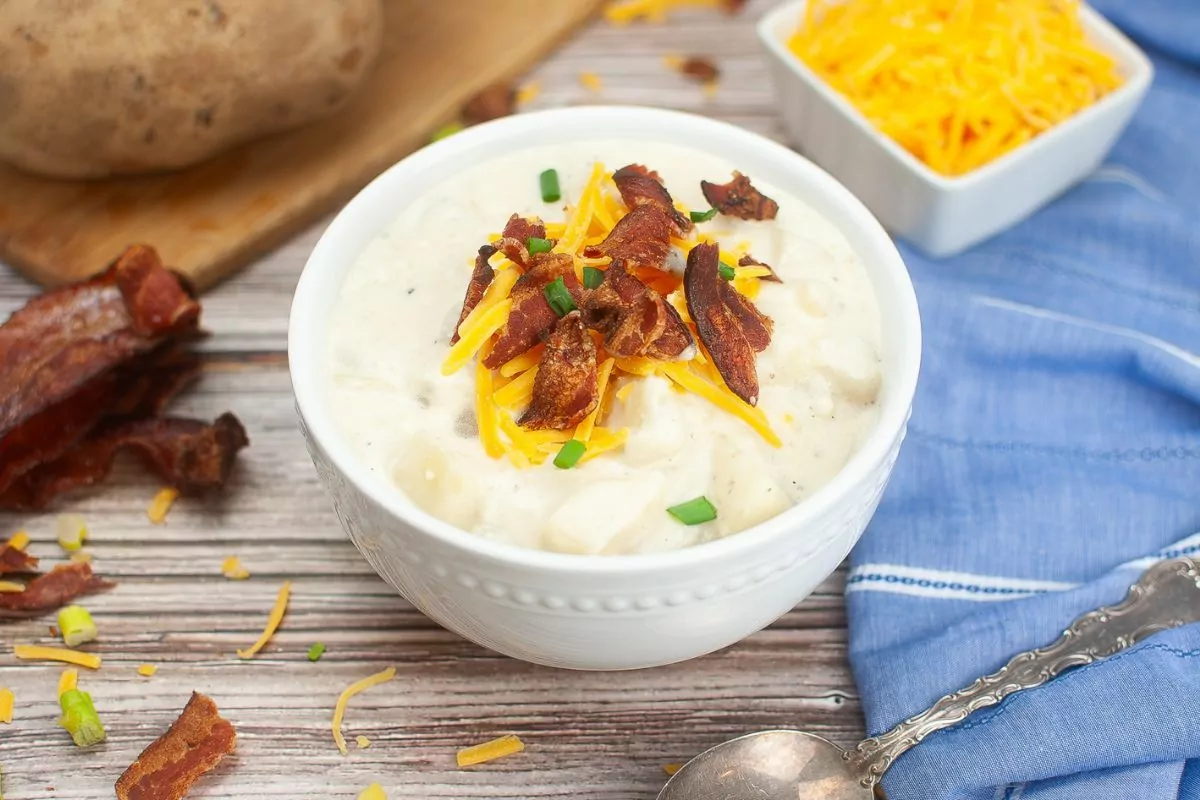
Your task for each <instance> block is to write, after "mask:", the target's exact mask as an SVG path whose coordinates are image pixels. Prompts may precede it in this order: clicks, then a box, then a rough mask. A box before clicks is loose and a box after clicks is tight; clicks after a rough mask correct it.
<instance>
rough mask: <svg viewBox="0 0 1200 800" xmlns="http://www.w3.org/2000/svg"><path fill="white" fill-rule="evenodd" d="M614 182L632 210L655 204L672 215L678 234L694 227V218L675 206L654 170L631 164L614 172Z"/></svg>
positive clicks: (672, 222)
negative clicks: (682, 212) (685, 214)
mask: <svg viewBox="0 0 1200 800" xmlns="http://www.w3.org/2000/svg"><path fill="white" fill-rule="evenodd" d="M613 183H615V184H616V185H617V191H619V192H620V193H621V199H622V200H624V201H625V205H627V206H628V207H629V208H630V210H632V209H635V208H637V207H638V206H654V207H656V208H658V209H659V210H660V211H662V212H663V213H664V214H666V215H667V216H668V217H670V219H671V227H672V228H673V229H674V231H675V234H676V235H677V236H683V235H685V234H686V233H687V232H688V231H690V230H691V229H692V228H693V227H694V226H693V225H692V220H691V219H690V218H688V217H686V216H684V215H683V214H681V213H680V212H679V209H677V208H675V201H674V200H672V199H671V193H670V192H668V191H667V187H666V186H664V185H663V183H662V180H661V179H660V178H659V177H658V173H657V172H655V171H654V170H650V169H647V168H646V167H644V166H642V165H641V164H629V165H628V166H624V167H621V168H620V169H619V170H617V171H616V172H614V173H613Z"/></svg>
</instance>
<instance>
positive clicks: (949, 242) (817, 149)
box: [758, 0, 1154, 257]
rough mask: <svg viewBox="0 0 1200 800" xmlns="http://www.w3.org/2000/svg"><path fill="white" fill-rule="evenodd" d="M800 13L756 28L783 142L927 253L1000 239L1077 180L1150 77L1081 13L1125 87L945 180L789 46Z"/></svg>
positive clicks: (1099, 21)
mask: <svg viewBox="0 0 1200 800" xmlns="http://www.w3.org/2000/svg"><path fill="white" fill-rule="evenodd" d="M804 7H805V0H794V2H788V3H784V4H782V5H781V6H779V7H778V8H776V9H775V10H774V11H772V12H771V13H769V14H768V15H767V16H766V17H764V18H763V20H762V21H761V22H760V23H759V26H758V35H759V38H760V39H761V41H762V44H763V46H764V47H765V48H766V51H767V54H768V56H769V59H768V63H769V64H770V68H771V73H772V78H773V79H774V81H775V88H776V91H777V93H778V95H779V108H780V112H781V113H782V115H783V121H784V126H785V128H786V129H787V132H788V136H789V137H790V139H791V141H792V144H793V145H794V146H795V147H796V148H797V149H798V150H800V152H802V153H803V154H804V155H806V156H808V157H809V158H811V159H812V160H813V161H815V162H816V163H817V164H819V165H821V166H822V167H824V168H825V170H826V171H828V172H829V173H830V174H832V175H833V176H834V177H835V178H837V179H838V180H839V181H841V182H842V184H843V185H845V186H846V187H847V188H848V189H850V191H851V192H853V193H854V194H855V195H857V196H858V199H859V200H861V201H862V202H863V203H864V204H865V205H866V206H867V207H868V208H869V209H870V210H871V211H872V212H874V214H875V216H876V217H877V218H878V219H879V221H880V222H882V223H883V225H884V227H885V228H887V229H888V230H889V231H890V232H892V233H893V234H896V235H898V236H901V237H903V238H904V239H907V240H908V241H910V242H912V243H913V244H915V245H917V246H918V247H920V248H921V249H922V250H924V251H926V252H927V253H929V254H930V255H932V256H935V257H941V256H949V255H953V254H955V253H958V252H960V251H962V250H965V249H966V248H968V247H970V246H971V245H973V244H976V243H977V242H980V241H983V240H984V239H986V238H988V237H989V236H992V235H994V234H996V233H999V232H1000V231H1002V230H1004V229H1005V228H1007V227H1009V226H1011V225H1013V224H1015V223H1017V222H1019V221H1020V220H1022V219H1024V218H1025V217H1027V216H1029V215H1030V214H1032V213H1033V212H1034V211H1036V210H1037V209H1038V208H1040V207H1041V206H1043V205H1044V204H1046V203H1047V202H1049V201H1050V200H1052V199H1053V198H1055V197H1057V196H1058V195H1059V194H1061V193H1063V192H1064V191H1066V190H1067V189H1068V188H1070V187H1071V186H1073V185H1074V184H1075V183H1077V182H1079V181H1080V180H1082V179H1083V178H1084V177H1086V176H1087V175H1088V174H1089V173H1090V172H1092V170H1094V169H1095V168H1096V167H1097V166H1098V165H1099V164H1100V162H1101V161H1103V160H1104V157H1105V156H1106V155H1107V154H1108V151H1109V150H1110V149H1111V148H1112V146H1113V143H1114V142H1115V141H1116V140H1117V137H1118V136H1120V134H1121V132H1122V131H1123V130H1124V129H1125V126H1126V125H1127V124H1128V123H1129V120H1130V118H1131V117H1132V116H1133V113H1134V111H1136V110H1137V107H1138V105H1139V104H1140V103H1141V101H1142V98H1143V97H1144V96H1145V94H1146V90H1147V89H1148V88H1149V86H1150V81H1151V79H1152V78H1153V76H1154V68H1153V66H1151V64H1150V60H1149V59H1148V58H1146V56H1145V54H1144V53H1142V51H1141V50H1139V49H1138V47H1137V46H1136V45H1135V44H1134V43H1133V42H1131V41H1130V40H1129V39H1128V38H1126V37H1125V35H1124V34H1122V33H1121V32H1120V31H1119V30H1117V29H1116V28H1115V27H1113V26H1112V25H1111V24H1110V23H1109V22H1108V21H1107V20H1105V19H1104V18H1103V17H1102V16H1100V15H1099V14H1098V13H1096V12H1095V11H1093V10H1092V9H1090V8H1088V7H1086V6H1083V7H1081V8H1080V14H1081V18H1082V22H1083V26H1084V29H1085V30H1086V32H1087V34H1088V36H1089V38H1091V40H1092V41H1093V42H1094V43H1095V44H1096V45H1097V46H1099V47H1100V48H1101V49H1102V50H1104V51H1105V52H1106V53H1108V54H1109V55H1111V56H1112V57H1113V58H1114V59H1115V60H1116V62H1117V65H1118V69H1119V71H1120V73H1121V75H1122V77H1123V78H1124V79H1125V82H1124V83H1123V84H1122V85H1121V86H1120V87H1118V88H1117V89H1116V90H1115V91H1113V92H1111V93H1110V94H1108V95H1106V96H1104V97H1103V98H1101V99H1100V100H1099V101H1097V102H1096V103H1095V104H1093V105H1091V106H1089V107H1088V108H1086V109H1084V110H1083V111H1081V112H1080V113H1078V114H1076V115H1075V116H1073V117H1071V118H1070V119H1068V120H1066V121H1065V122H1062V123H1060V124H1058V125H1056V126H1054V127H1053V128H1051V129H1049V130H1048V131H1046V132H1045V133H1043V134H1041V135H1040V136H1037V137H1035V138H1034V139H1032V140H1030V141H1029V142H1027V143H1025V144H1023V145H1021V146H1020V147H1018V148H1016V149H1014V150H1011V151H1010V152H1008V153H1006V154H1005V155H1003V156H1001V157H1000V158H998V159H996V160H995V161H992V162H989V163H987V164H985V165H983V166H982V167H979V168H978V169H975V170H972V171H971V172H968V173H967V174H965V175H962V176H958V177H953V178H951V177H946V176H944V175H940V174H938V173H936V172H934V171H933V170H932V169H930V168H929V167H928V166H926V165H925V164H924V163H923V162H921V161H920V160H919V159H917V158H916V157H915V156H913V155H912V154H911V153H909V152H908V151H907V150H905V149H904V148H903V147H901V146H900V145H899V144H897V143H896V142H895V141H894V140H893V139H891V138H890V137H888V136H885V135H884V134H882V133H880V132H879V131H878V130H876V129H875V127H874V126H873V125H872V124H871V123H870V122H869V121H868V120H867V118H866V117H864V116H863V115H862V114H861V113H860V112H859V111H858V110H857V109H856V108H854V106H853V105H851V103H850V101H849V100H847V99H846V98H845V97H844V96H843V95H842V94H841V93H839V92H838V91H836V90H835V89H833V88H832V87H830V86H829V85H828V84H826V83H825V82H824V81H823V80H821V78H819V77H818V76H817V75H816V74H815V73H814V72H813V71H812V70H811V69H809V68H808V66H807V65H806V64H804V63H803V62H802V61H801V60H800V59H799V58H797V57H796V56H795V55H794V54H793V53H792V52H791V51H790V50H788V47H787V40H788V38H789V37H790V35H791V34H792V33H793V32H794V31H795V29H796V26H797V24H798V22H799V20H800V19H801V16H802V15H803V13H804Z"/></svg>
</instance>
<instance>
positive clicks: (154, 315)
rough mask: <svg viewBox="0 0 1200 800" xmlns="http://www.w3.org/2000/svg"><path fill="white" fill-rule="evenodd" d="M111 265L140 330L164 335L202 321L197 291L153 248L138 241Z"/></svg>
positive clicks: (193, 327) (135, 326)
mask: <svg viewBox="0 0 1200 800" xmlns="http://www.w3.org/2000/svg"><path fill="white" fill-rule="evenodd" d="M112 268H113V270H114V271H115V273H116V282H117V286H118V287H119V288H120V290H121V296H122V297H124V298H125V305H126V306H127V307H128V308H129V313H130V316H131V317H132V318H133V324H134V328H135V329H136V330H137V332H138V333H140V334H142V335H143V336H162V335H165V334H170V333H179V332H181V331H187V330H193V329H195V327H196V325H197V324H198V323H199V321H200V304H199V303H197V302H196V299H195V296H194V295H195V293H194V292H193V291H192V290H191V287H190V286H188V285H186V284H184V283H183V282H181V281H180V276H178V275H176V274H175V273H173V272H171V271H169V270H167V269H166V268H164V267H163V264H162V261H161V260H160V259H159V257H158V253H157V252H155V251H154V248H152V247H147V246H145V245H138V244H135V245H133V246H132V247H130V248H128V249H127V250H126V251H125V252H124V253H122V254H121V255H120V256H119V257H118V258H117V260H116V262H114V264H113V267H112Z"/></svg>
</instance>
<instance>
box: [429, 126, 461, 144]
mask: <svg viewBox="0 0 1200 800" xmlns="http://www.w3.org/2000/svg"><path fill="white" fill-rule="evenodd" d="M462 129H463V124H462V123H461V122H450V123H447V124H446V125H443V126H442V127H440V128H438V129H437V130H436V131H434V132H433V136H430V137H429V141H431V142H440V141H441V140H442V139H445V138H447V137H449V136H453V135H454V134H456V133H458V132H459V131H461V130H462Z"/></svg>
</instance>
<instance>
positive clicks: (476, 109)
mask: <svg viewBox="0 0 1200 800" xmlns="http://www.w3.org/2000/svg"><path fill="white" fill-rule="evenodd" d="M516 104H517V91H516V89H514V88H513V87H512V86H511V85H510V84H507V83H495V84H492V85H491V86H488V87H487V88H485V89H484V90H483V91H481V92H480V93H479V94H477V95H475V96H474V97H472V98H471V99H470V100H468V101H467V104H466V105H465V106H463V112H462V115H463V119H464V120H465V121H466V122H467V124H469V125H477V124H479V123H480V122H489V121H490V120H493V119H500V118H501V117H507V116H509V115H510V114H512V113H513V110H514V109H515V108H516Z"/></svg>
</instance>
